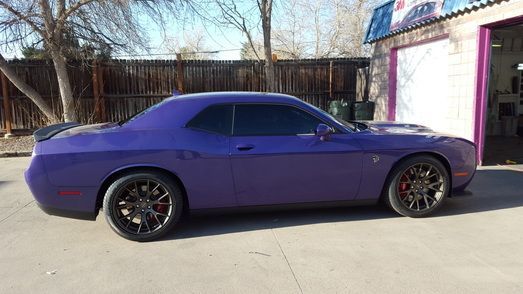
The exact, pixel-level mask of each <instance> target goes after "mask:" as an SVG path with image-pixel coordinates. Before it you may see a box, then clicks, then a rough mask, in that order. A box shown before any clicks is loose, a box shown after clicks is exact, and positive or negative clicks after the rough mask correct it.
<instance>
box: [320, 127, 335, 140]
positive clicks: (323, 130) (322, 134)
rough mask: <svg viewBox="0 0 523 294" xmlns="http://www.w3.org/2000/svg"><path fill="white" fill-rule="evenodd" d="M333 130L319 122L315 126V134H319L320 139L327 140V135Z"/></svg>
mask: <svg viewBox="0 0 523 294" xmlns="http://www.w3.org/2000/svg"><path fill="white" fill-rule="evenodd" d="M333 132H334V131H333V130H332V128H331V127H329V126H328V125H326V124H319V125H318V126H317V127H316V136H319V137H320V139H321V140H322V141H327V140H328V139H329V135H330V134H332V133H333Z"/></svg>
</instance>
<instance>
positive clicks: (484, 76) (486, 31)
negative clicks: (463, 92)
mask: <svg viewBox="0 0 523 294" xmlns="http://www.w3.org/2000/svg"><path fill="white" fill-rule="evenodd" d="M517 24H523V15H520V16H516V17H512V18H508V19H504V20H501V21H497V22H493V23H489V24H484V25H481V26H479V27H478V32H477V52H476V53H477V55H476V76H475V87H474V108H473V109H474V117H473V130H474V144H476V162H477V164H478V165H482V163H483V155H484V149H485V128H486V124H487V101H488V86H489V81H490V57H491V50H490V49H491V48H490V42H491V41H490V39H491V33H492V30H493V29H497V28H501V27H506V26H512V25H517Z"/></svg>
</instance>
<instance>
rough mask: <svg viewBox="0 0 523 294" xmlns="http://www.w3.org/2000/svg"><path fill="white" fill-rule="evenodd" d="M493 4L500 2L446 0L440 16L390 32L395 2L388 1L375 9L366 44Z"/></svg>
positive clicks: (490, 0)
mask: <svg viewBox="0 0 523 294" xmlns="http://www.w3.org/2000/svg"><path fill="white" fill-rule="evenodd" d="M493 2H499V0H445V1H444V2H443V7H442V8H441V14H440V16H437V17H433V18H429V19H426V20H423V21H421V22H417V23H414V24H411V25H409V26H406V27H403V28H400V29H397V30H394V31H390V22H391V20H392V9H393V7H394V0H391V1H387V2H385V3H384V4H382V5H380V6H378V7H376V8H375V9H374V13H373V15H372V18H371V21H370V23H369V27H368V28H367V34H366V35H365V40H364V43H373V42H376V41H378V40H380V39H384V38H387V37H389V36H392V35H395V34H398V33H401V32H404V31H407V30H410V29H413V28H416V27H420V26H424V25H427V24H429V23H432V22H435V21H437V20H441V19H446V18H450V17H452V16H455V15H458V14H460V13H464V12H469V11H472V10H475V9H479V8H483V7H485V6H487V5H488V4H489V3H493Z"/></svg>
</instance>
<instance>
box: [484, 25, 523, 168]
mask: <svg viewBox="0 0 523 294" xmlns="http://www.w3.org/2000/svg"><path fill="white" fill-rule="evenodd" d="M488 41H490V42H489V43H490V44H487V45H490V51H491V54H490V58H489V59H490V62H489V63H490V71H489V76H488V89H487V95H486V98H487V105H486V126H485V128H486V130H485V153H484V162H485V164H504V163H505V164H506V163H511V162H523V116H522V115H523V79H522V77H523V24H521V23H519V24H515V25H508V26H495V27H493V28H492V29H491V31H490V40H488ZM485 62H486V60H485Z"/></svg>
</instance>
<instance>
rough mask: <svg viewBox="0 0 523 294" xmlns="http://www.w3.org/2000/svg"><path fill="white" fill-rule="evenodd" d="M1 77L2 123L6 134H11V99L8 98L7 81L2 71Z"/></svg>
mask: <svg viewBox="0 0 523 294" xmlns="http://www.w3.org/2000/svg"><path fill="white" fill-rule="evenodd" d="M0 78H1V79H2V96H3V106H4V121H5V122H4V125H5V132H6V134H12V132H13V128H12V117H11V101H10V99H9V82H8V81H7V77H6V76H5V75H4V73H3V72H2V73H1V77H0Z"/></svg>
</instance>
